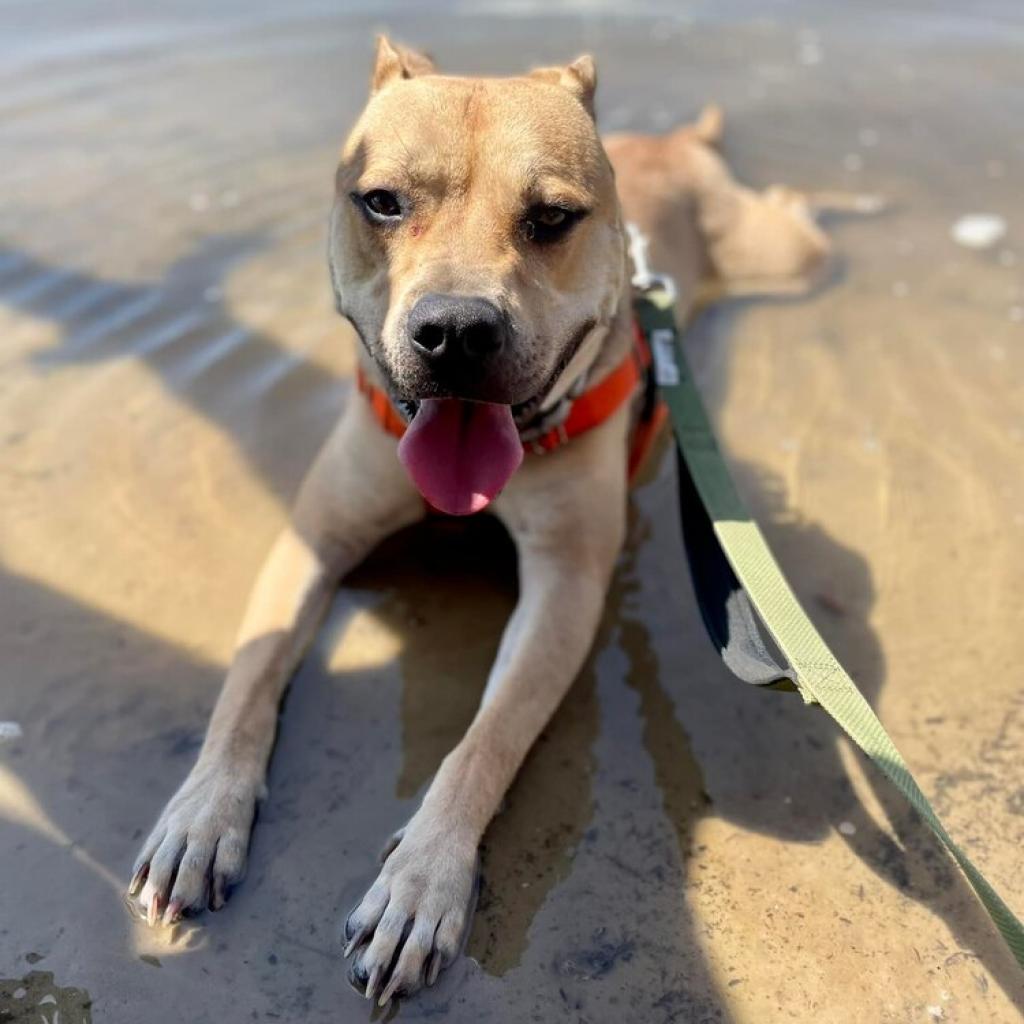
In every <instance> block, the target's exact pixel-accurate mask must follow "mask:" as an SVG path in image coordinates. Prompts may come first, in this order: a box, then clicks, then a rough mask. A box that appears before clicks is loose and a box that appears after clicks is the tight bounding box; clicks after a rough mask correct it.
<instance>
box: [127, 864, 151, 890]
mask: <svg viewBox="0 0 1024 1024" xmlns="http://www.w3.org/2000/svg"><path fill="white" fill-rule="evenodd" d="M148 874H149V861H146V862H145V863H144V864H141V865H140V866H139V867H138V868H136V869H135V874H134V875H132V880H131V881H130V882H129V883H128V895H129V896H138V894H139V890H140V889H141V888H142V883H143V882H145V880H146V876H147V875H148Z"/></svg>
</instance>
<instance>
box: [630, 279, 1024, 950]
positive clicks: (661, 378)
mask: <svg viewBox="0 0 1024 1024" xmlns="http://www.w3.org/2000/svg"><path fill="white" fill-rule="evenodd" d="M647 281H648V282H649V283H648V287H647V288H646V289H645V290H644V291H642V292H639V293H638V295H637V298H636V301H635V309H636V316H637V320H638V321H639V323H640V326H641V328H642V330H643V332H644V334H645V335H646V337H647V338H648V341H649V343H650V345H651V349H652V351H653V355H654V361H655V368H656V374H657V384H658V387H659V389H660V391H661V394H662V396H663V397H664V399H665V402H666V404H667V405H668V408H669V412H670V415H671V419H672V427H673V431H674V433H675V438H676V443H677V445H678V447H679V452H680V453H681V456H682V460H681V462H680V488H681V491H680V495H681V504H682V506H683V510H684V518H685V517H688V516H689V515H691V514H692V506H693V505H696V504H698V502H696V501H688V500H687V499H688V498H691V499H692V498H699V504H700V505H702V506H703V509H702V510H698V515H699V516H703V513H705V512H706V519H704V522H706V523H707V524H708V525H707V536H702V537H698V538H697V541H698V542H701V541H705V540H711V539H712V536H711V534H712V531H713V539H714V540H717V545H718V547H720V549H721V550H720V552H718V551H715V550H714V547H715V545H714V544H711V545H708V544H706V543H696V544H695V543H694V541H693V539H692V537H691V538H690V539H688V548H689V553H690V556H691V567H692V569H693V574H694V584H695V588H696V589H697V590H698V601H700V603H701V611H702V613H703V615H704V619H705V623H706V624H707V626H708V630H709V632H710V633H711V635H712V639H714V640H717V641H718V642H719V646H720V647H721V650H722V655H723V658H724V660H725V661H726V663H727V664H728V665H729V667H730V668H731V669H732V670H733V671H734V672H735V673H736V674H737V675H739V676H740V677H741V678H743V679H745V680H747V681H748V682H754V683H759V684H762V685H765V684H768V685H776V686H778V685H780V684H781V685H786V684H787V683H788V684H792V685H789V686H788V687H787V688H789V689H792V688H793V686H795V688H796V689H797V690H798V691H799V692H800V695H801V696H802V697H803V699H804V701H805V702H806V703H807V704H819V705H820V706H821V707H823V708H824V709H825V710H826V711H827V712H828V713H829V714H830V715H831V716H832V717H833V718H834V719H835V720H836V722H838V723H839V725H840V726H841V727H842V729H843V730H844V732H845V733H846V735H847V736H849V737H850V739H851V740H853V742H854V743H856V744H857V746H858V747H860V748H861V750H863V751H864V753H865V754H867V755H868V757H870V758H871V760H872V761H874V763H875V764H876V765H877V766H878V768H879V769H880V770H881V771H882V774H883V775H885V776H886V778H888V779H889V781H890V782H892V784H893V785H894V786H895V787H896V788H897V789H898V790H899V791H900V793H902V794H903V796H904V797H905V798H906V800H907V801H908V802H909V803H910V805H911V806H912V807H913V808H914V810H916V811H917V813H918V814H919V815H920V816H921V818H922V819H923V820H924V822H925V824H926V825H927V826H928V827H929V828H930V829H931V830H932V832H934V833H935V835H936V836H938V838H939V839H940V840H941V841H942V843H943V845H944V846H945V847H946V849H947V850H949V852H950V853H951V854H952V855H953V858H954V860H956V862H957V864H959V865H960V867H961V869H962V870H963V873H964V874H965V875H966V876H967V880H968V881H969V882H970V883H971V887H972V888H973V889H974V891H975V892H976V893H977V894H978V897H979V899H980V900H981V902H982V903H983V904H984V906H985V909H986V910H987V911H988V914H989V916H990V917H991V918H992V920H993V921H994V922H995V925H996V927H997V928H998V929H999V932H1000V934H1001V935H1002V936H1003V938H1004V939H1005V940H1006V944H1007V945H1008V946H1009V947H1010V950H1011V951H1012V952H1013V955H1014V957H1016V959H1017V963H1019V964H1020V965H1021V967H1024V925H1021V922H1020V921H1019V920H1017V918H1016V917H1015V916H1014V914H1013V912H1012V911H1011V910H1010V908H1009V907H1008V906H1007V905H1006V904H1005V903H1004V902H1003V900H1002V898H1001V897H1000V896H999V894H998V893H997V892H996V891H995V889H993V888H992V886H991V885H989V883H988V882H987V881H986V880H985V877H984V876H983V875H982V873H981V872H980V871H979V870H978V869H977V868H976V867H975V866H974V865H973V864H972V863H971V861H970V860H969V858H968V857H967V855H966V854H965V853H964V852H963V851H962V850H961V849H960V847H959V846H957V844H956V843H955V842H954V841H953V840H952V838H950V835H949V833H948V832H947V831H946V829H945V827H944V826H943V824H942V822H941V821H940V820H939V818H938V816H937V815H936V813H935V811H934V810H933V809H932V805H931V804H930V803H929V802H928V799H927V798H926V797H925V795H924V793H922V792H921V788H920V787H919V786H918V784H917V782H916V781H915V780H914V777H913V776H912V775H911V774H910V769H909V768H908V767H907V765H906V763H905V762H904V760H903V758H902V757H901V756H900V753H899V751H898V750H897V749H896V747H895V746H894V745H893V742H892V740H891V739H890V738H889V735H888V733H887V732H886V731H885V729H884V728H883V727H882V723H881V722H880V721H879V720H878V718H877V716H876V715H875V713H874V711H872V710H871V706H870V705H869V704H868V702H867V701H866V700H865V699H864V696H863V694H861V692H860V690H858V689H857V685H856V683H854V681H853V680H852V679H851V678H850V676H849V675H848V674H847V673H846V671H845V670H844V669H843V667H842V665H840V664H839V662H838V661H837V660H836V658H835V655H833V654H832V652H831V651H830V650H829V649H828V647H827V646H826V644H825V641H824V640H822V638H821V636H820V635H819V634H818V631H817V630H816V629H815V628H814V625H813V623H812V622H811V620H810V619H809V618H808V617H807V613H806V612H805V611H804V610H803V608H802V607H801V605H800V602H799V601H798V600H797V599H796V596H795V595H794V594H793V591H792V590H791V589H790V587H789V584H788V583H787V582H786V578H785V576H784V575H783V574H782V570H781V569H780V568H779V566H778V563H777V562H776V561H775V558H774V557H773V555H772V553H771V550H770V549H769V547H768V544H767V542H766V541H765V538H764V535H763V534H762V533H761V531H760V529H759V528H758V526H757V523H755V522H754V520H753V518H752V517H751V515H750V512H749V511H748V510H747V508H746V507H745V506H744V504H743V501H742V500H741V498H740V496H739V493H738V492H737V490H736V486H735V484H734V483H733V480H732V477H731V476H730V474H729V470H728V468H727V467H726V464H725V460H724V459H723V458H722V453H721V452H720V451H719V450H718V445H717V443H716V441H715V437H714V434H713V433H712V430H711V424H710V422H709V421H708V417H707V413H706V412H705V410H704V405H703V403H702V401H701V398H700V393H699V392H698V390H697V387H696V384H695V383H694V379H693V374H692V373H691V371H690V367H689V366H688V364H687V362H686V358H685V356H684V354H683V350H682V346H681V345H680V343H679V335H678V331H677V329H676V323H675V315H674V312H673V300H674V295H673V291H674V289H673V288H672V287H671V283H670V282H668V281H667V280H666V279H663V278H658V277H653V276H650V275H648V278H647ZM688 505H689V506H691V511H690V513H687V511H686V507H687V506H688ZM697 526H698V532H699V530H700V522H699V521H698V523H697ZM709 549H710V550H711V555H710V557H711V559H712V560H713V559H714V558H721V555H723V554H724V559H723V560H722V562H721V565H720V566H719V567H718V568H717V569H714V567H711V568H709V563H708V561H707V560H708V558H709ZM726 561H727V563H728V564H727V565H726ZM723 574H724V576H725V577H727V578H726V579H725V584H724V585H723ZM733 584H735V586H734V585H733ZM702 592H703V594H702ZM709 594H710V596H709ZM748 602H749V604H748ZM751 609H753V612H754V613H756V618H757V620H758V621H759V622H760V623H762V624H763V626H764V628H765V629H766V630H767V632H768V634H769V635H770V636H771V637H772V639H773V640H774V642H775V644H776V645H777V646H778V649H779V651H781V653H782V655H783V656H784V657H785V659H786V660H787V662H788V666H786V667H780V666H779V665H778V664H777V662H776V660H775V658H774V657H773V656H772V654H771V653H770V652H769V651H768V650H767V647H766V646H765V645H764V642H763V640H761V638H760V634H759V632H758V630H757V627H756V625H755V624H754V619H753V615H752V614H751V611H750V610H751Z"/></svg>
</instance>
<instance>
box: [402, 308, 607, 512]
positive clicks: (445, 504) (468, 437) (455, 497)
mask: <svg viewBox="0 0 1024 1024" xmlns="http://www.w3.org/2000/svg"><path fill="white" fill-rule="evenodd" d="M591 326H592V324H591V323H588V324H587V325H585V327H584V329H583V330H581V331H579V332H577V334H576V335H575V336H574V337H573V339H572V342H571V343H570V345H569V346H567V349H566V351H565V352H564V353H563V354H562V358H561V359H560V360H559V362H558V365H557V366H556V367H555V369H554V372H553V373H552V375H551V377H550V379H549V380H548V382H547V383H546V384H545V385H544V387H542V388H541V389H540V390H539V391H538V392H537V393H536V394H534V395H533V396H532V397H531V398H528V399H526V400H525V401H523V402H517V403H515V404H511V405H505V404H500V403H497V402H481V401H473V400H471V399H465V398H420V399H409V398H399V399H397V405H398V406H399V408H400V409H401V410H402V412H403V413H405V415H406V417H407V418H408V420H409V426H408V428H407V430H406V432H405V434H404V435H403V437H402V440H401V441H400V442H399V445H398V458H399V459H400V460H401V462H402V465H403V466H405V469H406V472H408V474H409V476H410V477H411V478H412V481H413V483H414V484H415V485H416V487H417V488H418V489H419V492H420V493H421V494H422V495H423V497H424V498H426V499H427V501H428V502H430V504H431V505H433V506H434V508H436V509H438V510H439V511H441V512H446V513H448V514H449V515H455V516H464V515H471V514H472V513H474V512H479V511H481V510H482V509H485V508H486V507H487V506H488V505H489V504H490V503H491V502H492V501H493V500H494V498H495V497H496V496H497V495H498V494H499V493H500V492H501V490H502V489H503V488H504V487H505V485H506V484H507V483H508V481H509V480H510V479H511V477H512V474H513V473H514V472H515V471H516V470H517V469H518V468H519V464H520V463H521V462H522V461H523V442H522V440H521V438H520V436H519V431H520V430H521V429H523V428H525V427H527V426H528V425H529V424H530V422H531V419H532V418H533V417H534V416H535V414H537V413H538V412H539V410H540V408H541V406H542V405H543V402H544V399H545V398H546V396H547V395H548V393H549V392H550V390H551V388H552V387H553V386H554V383H555V381H556V380H557V379H558V377H559V376H560V375H561V373H562V371H563V370H564V369H565V367H566V366H567V365H568V362H569V360H570V359H571V358H572V356H573V354H574V353H575V351H576V349H577V347H578V346H579V344H580V340H581V339H582V337H583V336H584V335H585V333H586V331H588V330H589V329H590V327H591Z"/></svg>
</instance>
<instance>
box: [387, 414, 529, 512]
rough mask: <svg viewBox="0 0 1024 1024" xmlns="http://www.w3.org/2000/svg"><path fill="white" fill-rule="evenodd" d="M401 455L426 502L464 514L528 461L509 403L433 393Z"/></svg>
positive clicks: (484, 501) (486, 500)
mask: <svg viewBox="0 0 1024 1024" xmlns="http://www.w3.org/2000/svg"><path fill="white" fill-rule="evenodd" d="M398 457H399V459H401V461H402V465H403V466H405V468H406V470H408V473H409V476H411V477H412V481H413V483H414V484H415V485H416V486H417V487H418V488H419V490H420V493H421V494H422V495H423V497H424V498H426V499H427V501H429V502H430V504H431V505H433V506H434V507H435V508H436V509H439V510H440V511H441V512H447V513H448V514H449V515H453V516H465V515H469V514H470V513H471V512H479V511H480V510H481V509H482V508H486V507H487V505H488V504H489V503H490V501H491V499H492V498H493V497H494V496H495V495H496V494H497V493H498V492H499V491H500V490H501V489H502V487H504V486H505V484H506V483H508V479H509V477H510V476H511V475H512V474H513V473H514V472H515V471H516V469H518V468H519V463H520V462H522V461H523V443H522V441H520V440H519V433H518V431H517V430H516V425H515V422H514V421H513V419H512V410H511V409H510V408H509V407H508V406H507V405H492V404H490V403H488V402H462V401H460V400H459V399H457V398H429V399H425V400H424V401H422V402H420V407H419V409H418V410H417V412H416V415H415V417H413V421H412V423H410V424H409V429H408V430H406V432H405V436H404V437H403V438H402V440H401V441H400V442H399V445H398Z"/></svg>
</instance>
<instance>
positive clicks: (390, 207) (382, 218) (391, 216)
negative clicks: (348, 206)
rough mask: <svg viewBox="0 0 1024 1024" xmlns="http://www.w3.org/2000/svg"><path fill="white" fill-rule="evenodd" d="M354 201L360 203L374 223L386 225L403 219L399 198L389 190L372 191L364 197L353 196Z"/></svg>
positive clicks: (364, 194) (377, 189) (363, 195)
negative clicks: (388, 222) (385, 223)
mask: <svg viewBox="0 0 1024 1024" xmlns="http://www.w3.org/2000/svg"><path fill="white" fill-rule="evenodd" d="M353 199H356V200H357V201H358V203H359V205H361V206H362V208H363V210H364V211H365V212H366V215H367V216H368V217H369V218H370V220H372V221H376V222H377V223H384V222H386V221H396V220H399V219H401V216H402V205H401V203H399V201H398V196H396V195H395V193H394V192H388V190H387V189H383V188H375V189H371V190H370V191H369V192H365V193H363V194H362V195H353Z"/></svg>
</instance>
